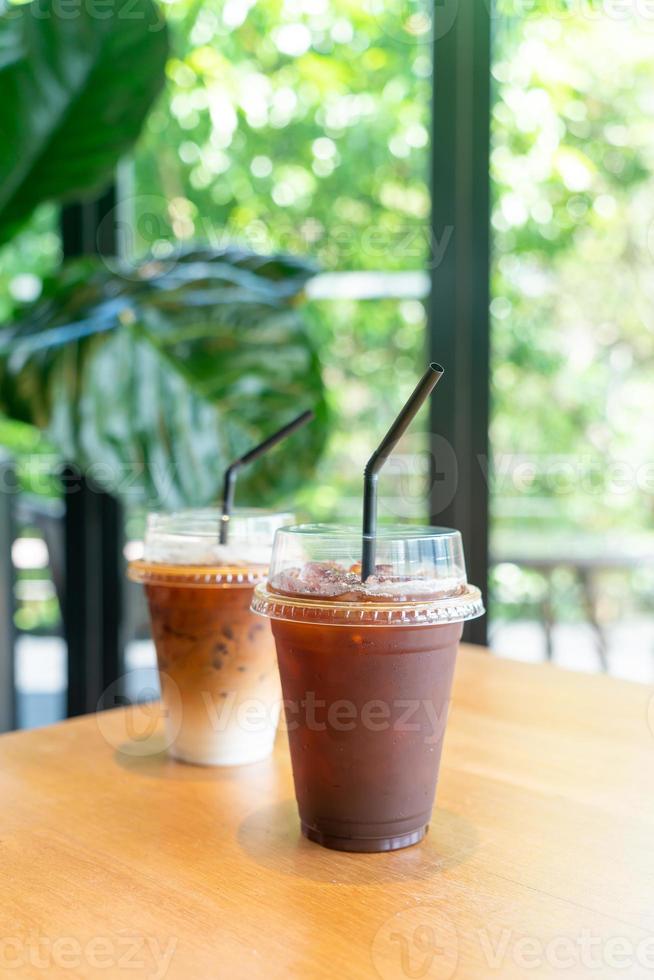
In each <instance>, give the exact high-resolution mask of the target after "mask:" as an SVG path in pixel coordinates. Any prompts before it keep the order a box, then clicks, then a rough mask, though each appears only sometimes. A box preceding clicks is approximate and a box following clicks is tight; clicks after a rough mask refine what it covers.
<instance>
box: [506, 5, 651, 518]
mask: <svg viewBox="0 0 654 980" xmlns="http://www.w3.org/2000/svg"><path fill="white" fill-rule="evenodd" d="M539 6H540V8H541V9H542V10H543V11H544V12H543V13H539V12H538V8H537V10H536V13H534V14H532V15H530V16H527V17H524V18H521V19H511V18H510V17H507V18H505V19H504V20H503V21H502V22H501V23H500V24H498V28H499V29H498V32H497V37H496V44H495V59H494V64H493V78H494V83H495V95H496V97H495V103H494V108H493V116H492V140H493V149H492V171H491V177H492V187H493V196H494V206H493V217H492V225H493V236H494V247H495V254H494V263H493V279H492V294H493V297H494V298H493V300H492V304H491V312H492V337H493V344H492V347H493V372H492V383H493V404H494V409H493V421H492V432H491V438H492V445H493V452H494V455H495V473H496V478H495V487H494V496H493V509H494V516H495V529H496V532H498V531H500V532H501V530H502V529H507V528H512V529H514V530H518V529H521V530H522V531H523V532H529V531H530V530H531V529H533V530H534V531H538V532H539V533H540V534H541V535H542V534H543V532H544V531H546V530H547V528H548V527H549V528H550V529H551V528H553V527H556V528H558V529H563V530H566V529H567V530H568V531H569V530H575V531H577V532H594V533H599V532H607V531H610V530H613V531H614V532H615V531H618V532H619V531H620V530H622V531H632V532H633V531H635V532H637V531H640V532H642V531H645V530H652V529H653V527H654V507H653V501H654V496H653V494H654V467H652V465H651V462H650V460H651V457H652V437H651V427H650V426H647V425H645V424H644V411H646V407H647V406H648V404H649V403H650V402H651V390H652V387H651V386H652V382H653V381H654V329H653V314H652V298H654V275H653V273H654V224H652V222H653V220H654V194H653V193H652V192H653V190H654V179H653V174H654V144H653V143H652V139H651V108H652V103H651V86H652V81H653V80H654V62H652V43H653V41H654V24H652V22H651V21H648V20H647V19H646V18H643V17H641V16H639V15H638V14H637V13H634V12H633V11H631V8H630V9H629V10H627V8H624V9H623V10H620V11H618V10H617V9H616V11H615V12H614V14H613V16H611V15H610V14H607V12H606V11H604V12H603V13H602V12H601V11H599V10H597V9H594V8H592V7H590V6H588V7H587V6H586V5H581V6H574V7H569V8H568V7H566V6H561V7H560V8H557V10H558V13H556V12H553V11H552V8H551V6H550V5H546V4H544V3H542V4H540V5H539Z"/></svg>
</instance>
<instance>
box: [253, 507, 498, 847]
mask: <svg viewBox="0 0 654 980" xmlns="http://www.w3.org/2000/svg"><path fill="white" fill-rule="evenodd" d="M360 552H361V535H360V531H358V530H357V529H355V528H344V527H338V526H327V525H299V526H296V527H288V528H284V529H282V530H279V531H278V532H277V534H276V537H275V546H274V549H273V557H272V560H271V567H270V577H269V580H268V582H267V583H263V582H262V583H259V584H258V585H257V587H256V589H255V592H254V598H253V603H252V608H253V610H254V611H256V612H258V613H259V614H261V615H263V616H267V617H269V618H270V620H271V625H272V631H273V635H274V637H275V642H276V646H277V657H278V661H279V669H280V674H281V681H282V692H283V698H284V707H285V713H286V724H287V729H288V737H289V744H290V751H291V760H292V765H293V778H294V782H295V793H296V797H297V802H298V809H299V814H300V821H301V826H302V833H303V834H304V835H305V837H308V838H309V839H310V840H312V841H316V842H317V843H319V844H322V845H324V846H325V847H331V848H335V849H336V850H343V851H387V850H395V849H397V848H401V847H407V846H409V845H410V844H415V843H417V842H418V841H420V840H421V839H422V838H423V837H424V835H425V833H426V831H427V828H428V824H429V820H430V816H431V811H432V807H433V803H434V795H435V790H436V782H437V779H438V770H439V764H440V757H441V751H442V747H443V736H444V733H445V724H446V720H447V711H448V705H449V700H450V692H451V687H452V677H453V674H454V667H455V661H456V653H457V648H458V644H459V640H460V638H461V633H462V629H463V623H464V621H465V620H467V619H472V618H474V617H476V616H480V615H481V614H482V613H483V611H484V610H483V605H482V600H481V594H480V592H479V590H478V589H476V588H474V587H473V586H470V585H468V584H467V581H466V572H465V563H464V557H463V549H462V544H461V536H460V534H459V533H458V532H457V531H452V530H449V529H446V528H433V527H410V526H394V527H382V528H380V529H379V531H378V540H377V549H376V552H377V565H376V573H375V575H373V576H370V577H369V578H368V579H367V581H366V582H365V584H362V583H361V581H360V578H359V574H360V565H359V563H358V561H359V555H360Z"/></svg>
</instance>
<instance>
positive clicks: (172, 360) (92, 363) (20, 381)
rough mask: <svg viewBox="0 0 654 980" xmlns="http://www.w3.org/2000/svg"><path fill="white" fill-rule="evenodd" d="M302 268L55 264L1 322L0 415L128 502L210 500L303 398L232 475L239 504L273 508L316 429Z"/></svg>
mask: <svg viewBox="0 0 654 980" xmlns="http://www.w3.org/2000/svg"><path fill="white" fill-rule="evenodd" d="M312 274H313V269H312V268H311V267H309V266H308V265H306V264H303V263H301V262H299V261H297V260H295V259H288V258H285V257H283V256H278V257H275V259H274V260H272V259H271V260H266V261H263V260H261V259H260V257H258V256H255V255H252V253H247V252H243V251H241V250H237V249H228V250H225V251H222V252H210V251H208V250H203V251H187V252H183V253H178V254H177V255H175V256H173V257H171V258H170V259H167V260H166V262H165V263H161V262H158V261H155V260H148V261H146V262H144V263H143V264H142V265H140V266H138V267H136V268H130V267H127V266H122V265H118V266H116V267H115V268H114V270H113V271H112V270H110V269H108V268H107V266H106V265H104V264H103V263H102V262H100V261H99V260H93V259H86V260H84V261H82V262H76V263H73V264H70V265H68V266H65V267H64V270H63V271H62V272H61V274H60V275H59V276H57V277H56V278H55V279H53V280H51V281H49V282H47V283H46V285H45V290H44V296H43V298H42V299H41V300H40V301H39V302H38V303H37V304H35V305H34V306H33V307H32V308H31V309H30V310H29V311H28V312H27V314H26V315H25V317H24V318H23V319H22V320H21V321H20V323H18V324H15V325H13V326H11V327H7V328H5V329H4V330H1V331H0V392H1V393H2V394H1V397H2V403H1V404H0V408H1V409H2V410H3V411H4V412H6V414H7V415H9V416H10V417H12V418H15V419H18V420H21V421H24V422H30V423H32V424H34V425H37V426H38V427H39V428H41V429H42V430H43V432H44V433H45V434H46V435H47V436H48V438H49V439H50V440H52V441H53V442H54V443H55V445H56V446H57V447H58V448H59V450H60V451H61V453H62V456H64V457H65V458H66V459H67V460H69V461H71V462H74V463H76V464H77V465H78V466H80V467H81V468H82V469H83V470H84V471H85V472H87V473H88V474H89V475H90V476H91V477H92V478H93V479H94V480H95V481H96V482H98V483H99V484H100V485H102V486H103V487H105V488H106V489H107V490H109V491H110V492H112V493H115V494H117V495H119V496H121V497H122V498H123V499H124V500H125V501H126V502H127V503H134V504H142V503H146V504H148V505H150V506H164V507H179V506H192V505H201V504H206V503H210V502H213V501H215V500H216V499H217V498H218V497H219V495H220V490H221V484H222V477H223V473H224V470H225V468H226V466H227V465H228V464H229V463H230V462H231V461H232V460H233V459H235V458H236V457H238V456H240V455H242V453H244V452H245V451H246V450H247V449H249V448H251V447H252V446H253V445H255V444H256V443H257V442H259V441H260V440H261V439H263V438H264V437H265V436H267V435H270V434H271V433H272V432H274V431H275V430H276V429H278V428H280V427H281V426H282V425H284V424H285V423H286V422H288V421H290V420H291V419H292V418H294V417H295V416H296V415H297V414H299V412H300V411H302V410H303V409H305V408H309V407H311V408H313V409H314V410H315V412H316V419H315V421H314V422H312V423H311V424H310V425H308V426H305V427H304V428H303V429H301V430H299V431H298V432H296V433H295V434H294V435H293V436H291V437H290V438H289V440H288V441H287V442H285V443H282V444H281V445H280V446H278V447H277V448H276V449H275V450H274V451H273V452H271V453H270V455H269V456H266V457H263V458H261V459H260V460H258V461H257V463H255V464H253V465H252V467H250V468H248V469H247V470H244V471H243V473H242V475H241V476H240V478H239V484H238V490H237V502H239V503H249V504H253V505H256V504H264V503H266V504H267V503H272V502H274V501H275V500H277V499H279V498H280V497H283V496H288V494H290V493H291V492H292V491H293V490H295V489H296V488H297V487H298V486H299V485H300V483H301V482H302V481H303V480H306V479H308V478H309V476H310V474H311V472H312V469H313V467H314V464H315V463H316V462H317V460H318V458H319V456H320V453H321V451H322V449H323V446H324V442H325V438H326V433H327V426H328V419H327V409H326V403H325V396H324V389H323V384H322V379H321V374H320V363H319V359H318V356H317V352H316V350H315V347H314V344H313V343H312V341H311V339H310V337H309V335H308V333H307V329H306V325H305V323H304V320H303V318H302V316H301V315H300V311H299V310H298V308H297V303H298V300H299V299H300V298H301V294H302V290H303V287H304V284H305V282H306V280H307V279H308V278H309V277H310V276H311V275H312Z"/></svg>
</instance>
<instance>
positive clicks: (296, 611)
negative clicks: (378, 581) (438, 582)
mask: <svg viewBox="0 0 654 980" xmlns="http://www.w3.org/2000/svg"><path fill="white" fill-rule="evenodd" d="M250 608H251V609H252V612H255V613H257V614H258V615H260V616H266V617H267V618H268V619H281V620H286V621H287V622H294V623H298V622H300V623H307V624H309V623H315V624H317V625H324V626H357V625H362V626H386V627H388V626H435V625H438V624H446V623H463V622H467V621H468V620H469V619H477V618H478V617H479V616H483V614H484V612H485V610H484V603H483V600H482V596H481V592H480V590H479V589H478V588H476V586H474V585H467V586H466V587H465V589H463V590H462V591H461V592H460V593H457V594H456V595H448V596H443V597H441V598H438V599H430V600H410V601H406V600H405V601H403V602H399V601H397V602H393V601H391V600H388V599H386V600H384V601H380V602H372V601H371V602H369V601H367V600H366V601H363V602H338V601H332V600H324V599H322V600H321V599H308V598H304V597H302V598H297V597H295V596H287V595H281V594H280V593H278V592H272V591H271V590H270V589H269V588H268V583H267V582H260V583H259V584H258V585H257V586H256V588H255V590H254V596H253V598H252V605H251V607H250Z"/></svg>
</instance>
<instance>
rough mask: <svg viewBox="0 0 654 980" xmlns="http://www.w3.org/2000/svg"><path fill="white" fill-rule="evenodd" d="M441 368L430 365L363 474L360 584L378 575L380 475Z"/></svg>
mask: <svg viewBox="0 0 654 980" xmlns="http://www.w3.org/2000/svg"><path fill="white" fill-rule="evenodd" d="M443 373H444V372H443V368H442V367H441V366H440V364H430V365H429V367H428V368H427V370H426V371H425V373H424V374H423V376H422V378H421V379H420V381H419V382H418V384H417V385H416V388H415V390H414V391H413V394H412V395H411V397H410V398H409V400H408V401H407V403H406V405H405V406H404V408H403V409H402V411H401V412H400V414H399V415H398V417H397V418H396V419H395V421H394V422H393V424H392V426H391V427H390V429H389V430H388V432H387V433H386V435H385V436H384V438H383V439H382V441H381V443H380V445H379V447H378V448H377V449H376V450H375V451H374V453H373V454H372V456H371V457H370V459H369V460H368V462H367V463H366V468H365V470H364V474H363V542H362V549H361V581H362V582H365V581H366V579H367V578H368V576H369V575H374V572H375V552H376V546H377V479H378V477H379V471H380V470H381V468H382V466H383V465H384V463H385V462H386V460H387V459H388V457H389V456H390V454H391V453H392V452H393V450H394V449H395V446H396V445H397V443H398V441H399V439H400V437H401V436H403V435H404V433H405V432H406V430H407V429H408V427H409V425H410V424H411V422H412V421H413V419H414V417H415V415H416V413H417V411H418V409H419V408H420V406H421V405H422V404H423V402H424V401H425V399H426V398H428V397H429V395H430V394H431V393H432V391H433V390H434V388H435V387H436V385H437V384H438V382H439V381H440V380H441V378H442V377H443Z"/></svg>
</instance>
